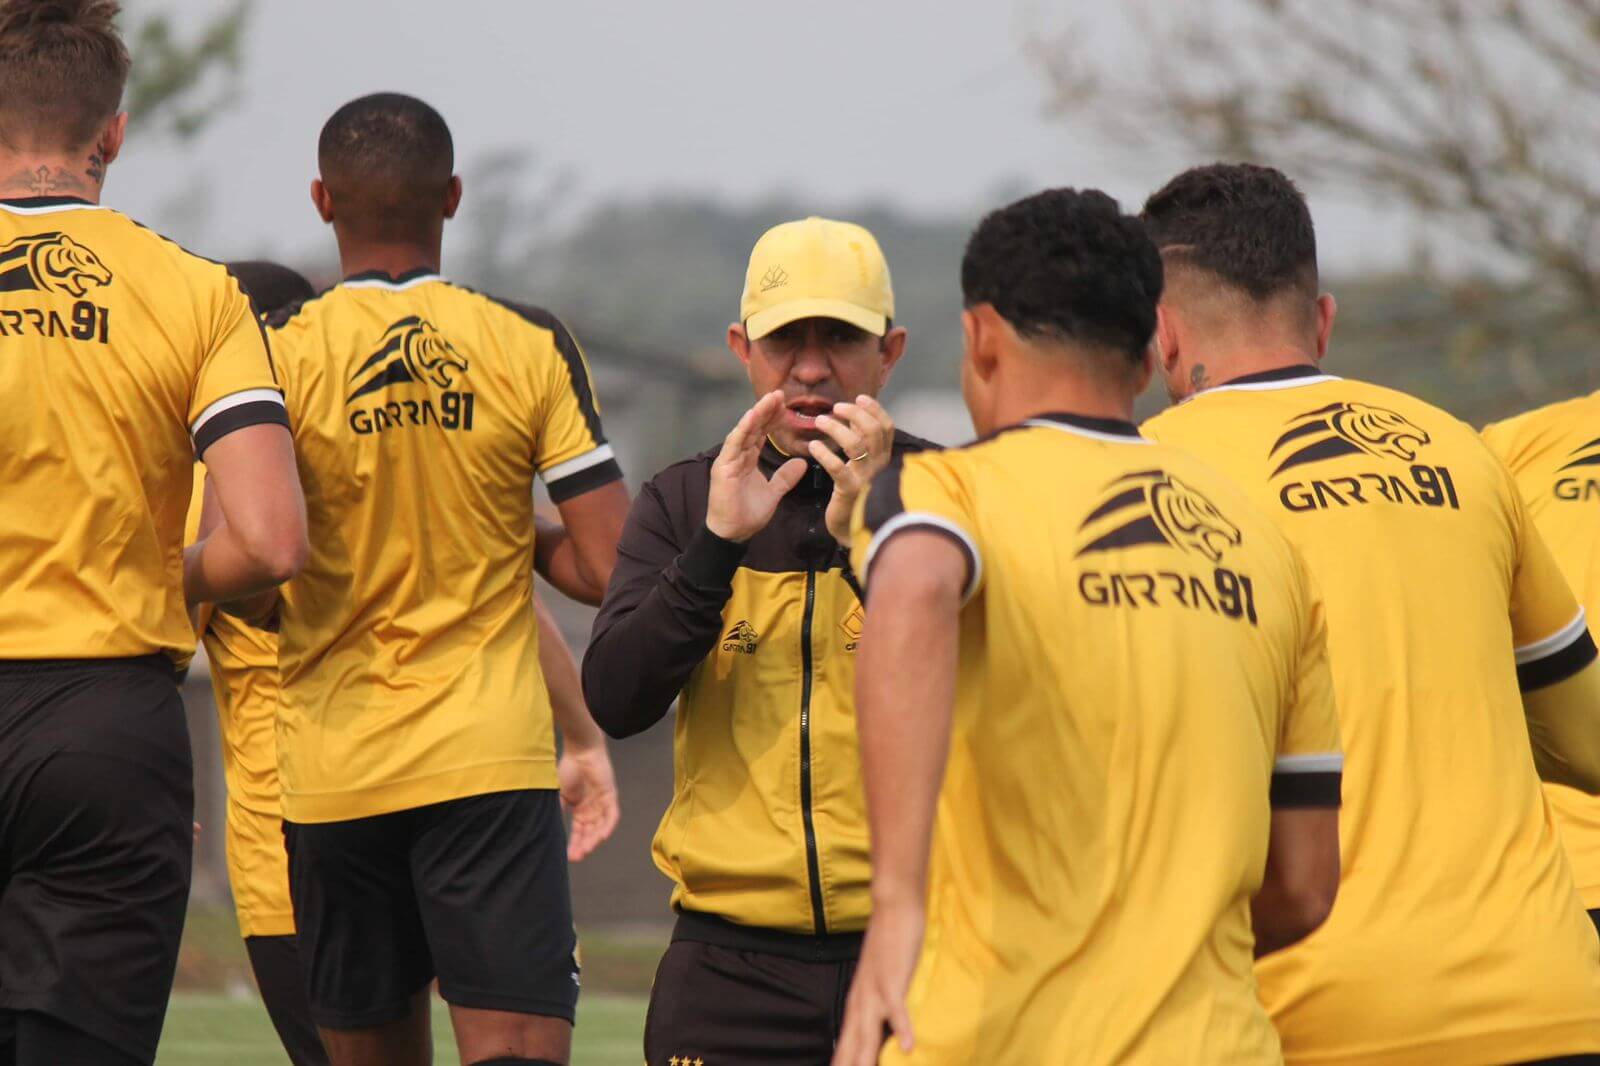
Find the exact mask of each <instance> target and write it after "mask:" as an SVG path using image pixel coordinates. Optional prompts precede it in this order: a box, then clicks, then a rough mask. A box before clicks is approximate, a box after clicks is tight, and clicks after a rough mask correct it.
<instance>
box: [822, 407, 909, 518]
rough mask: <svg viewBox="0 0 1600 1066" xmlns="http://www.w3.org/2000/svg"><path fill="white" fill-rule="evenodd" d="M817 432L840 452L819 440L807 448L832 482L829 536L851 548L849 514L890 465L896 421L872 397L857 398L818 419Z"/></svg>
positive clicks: (827, 516) (828, 516)
mask: <svg viewBox="0 0 1600 1066" xmlns="http://www.w3.org/2000/svg"><path fill="white" fill-rule="evenodd" d="M817 428H818V429H820V430H822V432H824V433H826V434H827V435H828V437H829V439H831V440H832V441H833V443H834V444H836V445H838V448H839V450H838V451H837V452H835V451H834V450H833V449H832V448H830V447H828V445H827V443H826V442H824V441H820V440H814V441H812V442H811V443H810V445H808V447H809V448H810V449H811V457H812V458H813V459H815V460H816V461H817V462H818V463H821V464H822V469H824V470H826V471H827V472H828V476H830V477H832V478H833V496H832V497H831V498H830V499H829V500H828V513H827V515H826V520H827V523H828V532H829V533H832V534H833V539H834V540H836V541H838V542H839V543H840V544H843V545H844V546H845V547H846V548H848V547H850V513H851V512H852V511H854V510H855V506H856V497H858V496H860V495H861V493H862V492H863V491H864V490H865V489H866V487H867V486H868V485H870V484H872V479H873V478H874V477H876V476H877V473H878V471H880V470H882V469H883V468H884V467H886V466H888V465H889V458H890V456H891V454H892V453H893V451H894V420H893V419H891V418H890V417H889V412H888V411H885V410H884V409H883V405H882V404H880V403H879V402H878V401H877V400H874V399H873V398H872V397H871V396H857V397H856V402H855V403H836V404H834V405H833V414H832V415H821V416H819V417H818V418H817Z"/></svg>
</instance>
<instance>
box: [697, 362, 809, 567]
mask: <svg viewBox="0 0 1600 1066" xmlns="http://www.w3.org/2000/svg"><path fill="white" fill-rule="evenodd" d="M783 411H784V407H783V393H782V392H778V391H773V392H769V393H767V394H766V395H765V396H763V397H761V399H759V400H757V401H756V405H755V406H754V407H752V408H750V410H748V411H746V412H745V413H744V417H743V418H741V419H739V424H738V425H736V426H734V427H733V432H731V433H729V434H728V436H727V439H725V440H724V441H723V442H722V451H721V453H719V454H718V455H717V459H716V462H714V463H712V464H711V489H710V493H709V495H708V497H707V499H706V528H707V529H709V530H711V532H713V533H715V534H716V535H717V536H719V537H721V538H722V539H724V540H731V541H737V542H740V543H743V542H744V541H747V540H749V539H750V538H751V537H753V536H755V535H756V534H757V533H759V532H761V531H762V530H763V529H765V528H766V526H767V523H768V522H770V521H772V515H773V512H775V511H776V510H777V509H778V502H779V501H780V500H782V499H783V498H784V497H785V496H787V495H788V494H789V491H790V490H791V489H793V488H794V487H795V486H796V485H798V484H800V479H801V478H802V477H804V476H805V472H806V461H805V460H804V459H790V460H789V461H788V462H786V463H784V464H783V465H782V466H780V467H778V470H777V472H776V473H774V474H773V475H772V480H770V481H769V480H767V478H766V476H765V475H764V474H762V473H761V446H762V445H763V444H764V443H766V439H767V433H768V432H769V431H770V430H771V429H772V427H773V426H774V425H775V424H776V423H777V421H778V420H779V419H780V418H782V417H783Z"/></svg>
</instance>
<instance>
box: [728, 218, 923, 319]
mask: <svg viewBox="0 0 1600 1066" xmlns="http://www.w3.org/2000/svg"><path fill="white" fill-rule="evenodd" d="M893 317H894V287H893V286H892V285H891V284H890V282H889V264H888V262H887V261H886V260H885V259H884V258H883V249H881V248H879V247H878V241H877V239H876V238H875V237H873V236H872V234H871V233H870V232H868V231H867V230H866V229H864V228H863V227H861V226H857V225H856V224H855V223H853V222H835V221H834V220H833V219H831V218H817V217H816V216H815V215H813V216H812V217H810V218H808V219H805V220H803V221H800V222H785V223H783V224H782V225H780V226H773V227H772V228H771V229H769V230H767V232H765V233H763V234H762V235H761V239H760V240H758V241H756V246H755V248H754V249H753V250H752V251H751V252H750V268H749V269H748V270H746V271H745V275H744V296H743V297H742V298H741V299H740V301H739V318H740V320H741V321H743V322H744V326H745V331H746V332H747V333H749V335H750V339H751V340H756V339H758V338H760V337H765V336H766V335H767V334H769V333H771V332H772V331H773V330H775V329H780V328H782V327H783V326H787V325H788V324H789V323H791V322H795V321H797V320H799V319H802V318H837V319H839V320H840V321H841V322H848V323H850V324H851V325H852V326H856V327H857V328H859V329H864V330H866V331H867V332H868V333H871V334H874V335H875V336H879V337H881V336H883V335H884V334H885V333H887V332H888V331H889V320H890V319H891V318H893Z"/></svg>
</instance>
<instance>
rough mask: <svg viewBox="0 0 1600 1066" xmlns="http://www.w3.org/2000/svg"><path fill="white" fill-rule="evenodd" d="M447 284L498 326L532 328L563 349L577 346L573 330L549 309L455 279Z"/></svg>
mask: <svg viewBox="0 0 1600 1066" xmlns="http://www.w3.org/2000/svg"><path fill="white" fill-rule="evenodd" d="M444 287H445V289H446V290H447V291H449V292H451V293H454V294H456V295H458V296H459V297H460V298H461V299H462V300H463V301H464V302H466V303H467V304H468V305H470V306H472V307H474V308H475V309H476V310H478V311H479V312H481V313H482V314H483V315H484V316H485V317H486V318H487V319H488V320H489V322H490V323H491V324H492V325H493V326H495V327H496V328H499V329H503V330H507V331H511V332H517V331H532V332H534V333H537V334H539V335H540V336H541V337H543V338H545V339H547V340H548V341H549V343H550V344H551V345H552V346H554V347H555V348H556V349H557V350H560V351H566V350H567V349H569V348H573V347H576V343H577V342H576V341H575V340H574V339H573V336H572V331H571V330H569V329H567V327H566V324H565V323H564V322H562V321H561V319H560V318H559V317H558V316H557V315H556V313H555V312H553V311H551V310H550V309H549V308H546V307H541V306H539V305H538V304H531V303H524V302H522V301H520V300H508V299H506V298H505V297H503V296H496V295H494V294H493V293H488V292H483V291H481V290H478V289H474V288H471V287H469V286H466V285H462V284H460V283H459V282H455V281H445V282H444Z"/></svg>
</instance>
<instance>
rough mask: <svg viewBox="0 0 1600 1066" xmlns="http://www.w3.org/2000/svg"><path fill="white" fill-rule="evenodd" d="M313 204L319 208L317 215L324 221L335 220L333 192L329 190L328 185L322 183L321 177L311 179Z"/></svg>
mask: <svg viewBox="0 0 1600 1066" xmlns="http://www.w3.org/2000/svg"><path fill="white" fill-rule="evenodd" d="M311 204H312V206H313V207H315V208H316V209H317V215H318V216H319V217H320V218H321V219H322V221H324V222H332V221H333V194H332V193H330V192H328V187H327V186H326V185H324V184H323V183H322V179H321V178H312V179H311Z"/></svg>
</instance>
